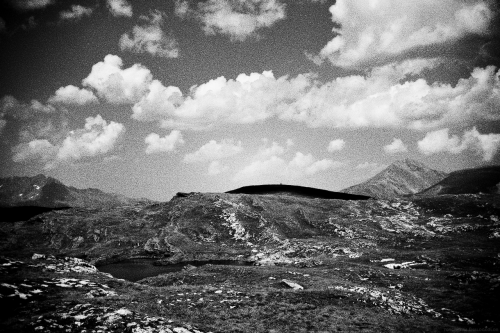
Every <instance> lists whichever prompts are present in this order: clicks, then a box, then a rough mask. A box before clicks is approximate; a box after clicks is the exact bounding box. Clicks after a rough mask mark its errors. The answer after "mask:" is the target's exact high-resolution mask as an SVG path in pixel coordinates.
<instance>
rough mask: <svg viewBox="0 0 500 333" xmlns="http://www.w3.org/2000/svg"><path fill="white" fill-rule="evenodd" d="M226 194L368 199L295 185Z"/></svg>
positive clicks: (258, 186) (243, 190)
mask: <svg viewBox="0 0 500 333" xmlns="http://www.w3.org/2000/svg"><path fill="white" fill-rule="evenodd" d="M226 193H233V194H281V195H293V196H300V197H308V198H319V199H340V200H367V199H369V198H370V197H369V196H365V195H355V194H346V193H340V192H332V191H327V190H322V189H317V188H312V187H305V186H295V185H283V184H279V185H278V184H273V185H253V186H244V187H240V188H237V189H235V190H231V191H227V192H226Z"/></svg>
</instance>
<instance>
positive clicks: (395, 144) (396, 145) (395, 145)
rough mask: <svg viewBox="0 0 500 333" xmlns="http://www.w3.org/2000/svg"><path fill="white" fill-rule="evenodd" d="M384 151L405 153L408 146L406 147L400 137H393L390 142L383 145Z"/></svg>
mask: <svg viewBox="0 0 500 333" xmlns="http://www.w3.org/2000/svg"><path fill="white" fill-rule="evenodd" d="M384 151H385V152H386V153H387V154H398V153H406V152H407V151H408V147H406V145H405V144H404V143H403V141H401V139H398V138H394V140H392V142H391V143H390V144H388V145H387V146H384Z"/></svg>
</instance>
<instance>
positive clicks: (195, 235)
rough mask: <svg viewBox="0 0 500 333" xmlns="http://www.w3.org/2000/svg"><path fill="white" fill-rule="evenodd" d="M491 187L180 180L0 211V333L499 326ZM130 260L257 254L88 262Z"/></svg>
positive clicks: (499, 259) (498, 224) (495, 206)
mask: <svg viewBox="0 0 500 333" xmlns="http://www.w3.org/2000/svg"><path fill="white" fill-rule="evenodd" d="M498 199H499V195H498V194H481V195H476V194H473V195H470V194H463V195H440V196H435V197H427V196H422V197H417V196H413V197H409V198H406V199H402V198H394V199H390V200H371V199H370V200H338V199H319V198H308V197H302V196H296V195H285V194H275V195H271V194H266V195H249V194H230V193H189V194H183V195H181V196H176V197H174V198H173V199H172V200H171V201H170V202H167V203H157V204H146V203H135V204H131V205H125V206H114V207H110V208H106V209H103V208H70V209H65V210H58V211H51V212H46V213H44V214H42V215H39V216H37V217H35V218H32V219H30V220H28V221H22V222H15V223H1V224H0V253H1V254H2V256H7V257H10V258H4V259H2V258H0V280H1V282H2V283H0V296H1V297H0V305H3V308H6V309H9V312H4V313H2V314H0V331H2V329H3V331H9V332H11V331H12V332H31V331H72V332H84V331H86V332H88V331H94V330H95V331H98V330H101V331H103V332H104V331H106V332H176V333H179V332H181V333H187V332H190V333H191V332H255V333H261V332H262V333H264V332H267V333H268V332H270V331H277V332H320V331H321V332H334V331H349V332H382V331H383V332H421V331H427V332H439V331H453V330H466V329H470V330H474V329H476V330H479V329H491V328H492V327H498V325H499V324H500V322H499V320H498V314H497V312H498V311H497V309H498V308H499V306H500V304H499V300H500V270H499V267H500V255H499V253H500V246H499V242H498V239H500V218H499V216H500V200H498ZM33 253H45V254H47V255H48V256H45V257H41V256H39V255H35V256H33ZM50 255H55V257H51V256H50ZM65 256H68V257H79V258H83V259H85V260H86V261H82V260H77V259H72V258H62V257H65ZM127 258H155V259H156V260H158V262H157V263H159V264H169V263H173V262H186V261H192V260H195V261H206V260H209V259H220V260H241V261H248V262H254V263H256V264H258V265H256V266H220V265H205V266H200V267H194V266H191V267H185V269H183V270H181V271H178V272H173V273H168V274H165V275H159V276H155V277H149V278H147V279H143V280H140V281H138V282H137V283H132V282H128V281H124V280H119V279H115V278H113V277H111V276H107V275H105V274H102V273H99V272H98V271H97V270H96V269H95V268H94V267H93V266H90V265H89V262H90V263H92V264H96V265H99V264H102V263H106V262H116V261H120V260H121V259H127ZM87 261H88V262H87ZM97 267H99V266H97ZM2 315H3V316H2Z"/></svg>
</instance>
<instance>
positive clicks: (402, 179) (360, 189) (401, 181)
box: [342, 159, 447, 198]
mask: <svg viewBox="0 0 500 333" xmlns="http://www.w3.org/2000/svg"><path fill="white" fill-rule="evenodd" d="M446 175H447V174H446V173H445V172H442V171H437V170H433V169H430V168H428V167H427V166H425V165H424V164H422V163H420V162H417V161H414V160H411V159H405V160H402V161H396V162H394V163H392V164H391V165H389V166H388V167H387V168H386V169H384V170H382V171H381V172H379V173H378V174H376V175H375V176H373V177H372V178H370V179H368V180H367V181H365V182H363V183H361V184H358V185H354V186H351V187H348V188H346V189H344V190H342V192H346V193H351V194H359V195H367V196H371V197H375V198H392V197H398V196H403V195H408V194H415V193H418V192H420V191H422V190H423V189H426V188H428V187H429V186H432V185H434V184H436V183H437V182H439V181H440V180H442V179H443V178H444V177H446Z"/></svg>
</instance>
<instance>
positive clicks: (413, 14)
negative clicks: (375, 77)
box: [320, 0, 494, 67]
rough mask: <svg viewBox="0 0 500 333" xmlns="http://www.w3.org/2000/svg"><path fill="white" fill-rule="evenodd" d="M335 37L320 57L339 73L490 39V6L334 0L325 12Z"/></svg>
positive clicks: (482, 0)
mask: <svg viewBox="0 0 500 333" xmlns="http://www.w3.org/2000/svg"><path fill="white" fill-rule="evenodd" d="M330 13H331V14H332V21H333V22H334V23H335V25H336V28H334V29H333V31H334V32H335V33H336V36H335V37H334V38H333V39H332V40H330V41H329V42H328V44H327V45H326V46H325V47H324V48H323V49H322V50H321V52H320V56H321V57H323V58H328V59H329V60H330V61H331V62H332V63H333V64H334V65H336V66H341V67H360V66H363V65H367V64H368V65H369V64H373V63H379V64H380V63H381V62H387V61H389V62H390V61H391V60H392V59H395V58H397V57H398V56H401V55H402V56H409V55H410V54H411V51H414V50H417V49H419V50H420V51H423V50H427V51H432V50H433V49H435V46H436V45H444V44H446V43H450V42H456V41H458V40H460V39H461V38H464V37H467V36H471V35H476V36H478V35H479V36H486V35H488V34H489V33H490V29H491V24H492V21H493V18H494V12H493V9H492V1H489V0H471V1H456V0H426V1H399V0H372V1H368V2H367V1H365V0H337V1H336V2H335V4H334V5H332V6H331V7H330Z"/></svg>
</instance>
